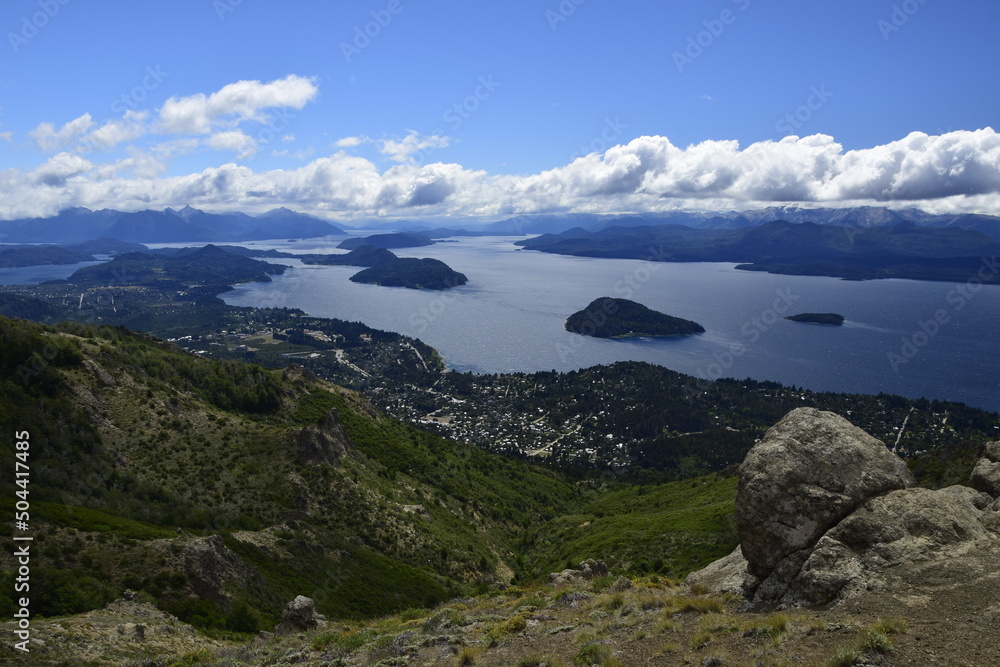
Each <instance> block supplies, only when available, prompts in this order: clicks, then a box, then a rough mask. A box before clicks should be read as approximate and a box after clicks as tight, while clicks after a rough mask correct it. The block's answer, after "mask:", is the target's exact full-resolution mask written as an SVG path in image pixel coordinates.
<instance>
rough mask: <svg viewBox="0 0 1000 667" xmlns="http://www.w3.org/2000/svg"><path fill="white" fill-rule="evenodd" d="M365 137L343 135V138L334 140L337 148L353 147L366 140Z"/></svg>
mask: <svg viewBox="0 0 1000 667" xmlns="http://www.w3.org/2000/svg"><path fill="white" fill-rule="evenodd" d="M367 141H368V139H367V138H366V137H344V138H343V139H338V140H337V141H335V142H334V145H335V146H336V147H337V148H354V147H355V146H360V145H361V144H363V143H365V142H367Z"/></svg>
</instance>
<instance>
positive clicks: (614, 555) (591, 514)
mask: <svg viewBox="0 0 1000 667" xmlns="http://www.w3.org/2000/svg"><path fill="white" fill-rule="evenodd" d="M735 498H736V478H735V477H724V476H720V475H709V476H707V477H701V478H697V479H691V480H684V481H679V482H669V483H666V484H661V485H657V486H625V487H623V488H619V489H616V490H612V491H607V492H604V493H600V494H598V495H596V497H594V498H593V499H592V500H591V501H590V502H588V503H586V504H584V505H583V506H582V507H581V508H580V509H579V510H577V511H576V512H575V513H573V514H569V515H565V516H561V517H559V518H557V519H555V520H553V521H550V522H548V523H546V524H545V525H544V526H543V527H542V528H540V529H539V530H538V531H537V532H535V533H534V534H533V535H532V536H531V537H530V538H529V539H528V545H529V547H530V550H531V552H532V553H533V561H534V563H535V567H536V571H537V572H538V573H545V572H552V571H556V570H560V569H563V568H564V567H567V566H569V565H572V566H575V565H576V564H577V563H579V562H580V561H581V560H583V559H585V558H591V557H593V558H600V559H603V560H605V561H606V562H607V563H608V565H609V566H610V567H611V569H612V570H613V571H616V572H632V573H647V572H660V573H663V574H666V575H668V576H672V577H683V576H685V575H687V574H688V573H689V572H691V571H693V570H695V569H698V568H700V567H703V566H704V565H705V564H706V563H708V562H711V561H712V560H715V559H717V558H721V557H722V556H725V555H726V554H728V553H730V552H731V551H732V550H733V549H734V548H735V547H736V544H737V543H738V541H739V540H738V537H737V534H736V526H735V514H734V507H735Z"/></svg>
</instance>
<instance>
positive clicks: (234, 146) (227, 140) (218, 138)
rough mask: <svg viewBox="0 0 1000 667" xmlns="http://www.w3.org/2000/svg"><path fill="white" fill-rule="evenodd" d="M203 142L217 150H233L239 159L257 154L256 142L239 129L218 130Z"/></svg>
mask: <svg viewBox="0 0 1000 667" xmlns="http://www.w3.org/2000/svg"><path fill="white" fill-rule="evenodd" d="M205 144H206V145H207V146H208V147H209V148H212V149H214V150H217V151H234V152H235V153H237V155H236V157H237V159H239V160H245V159H246V158H249V157H253V156H254V155H256V154H257V144H256V142H254V140H253V138H251V137H249V136H247V135H246V134H243V132H241V131H240V130H232V131H229V132H218V133H216V134H213V135H212V136H210V137H209V138H208V139H206V140H205Z"/></svg>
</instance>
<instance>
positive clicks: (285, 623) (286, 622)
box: [274, 595, 326, 634]
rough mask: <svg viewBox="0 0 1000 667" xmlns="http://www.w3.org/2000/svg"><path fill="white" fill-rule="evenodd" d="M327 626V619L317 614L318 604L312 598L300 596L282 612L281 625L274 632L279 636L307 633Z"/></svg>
mask: <svg viewBox="0 0 1000 667" xmlns="http://www.w3.org/2000/svg"><path fill="white" fill-rule="evenodd" d="M325 625H326V617H325V616H323V615H322V614H318V613H316V603H315V602H314V601H313V600H312V598H307V597H306V596H304V595H299V596H298V597H296V598H295V599H294V600H292V601H291V602H289V603H288V604H286V605H285V608H284V609H283V610H282V612H281V623H280V624H279V625H278V627H277V628H275V629H274V631H275V632H276V633H278V634H289V633H294V632H305V631H306V630H315V629H316V628H319V627H323V626H325Z"/></svg>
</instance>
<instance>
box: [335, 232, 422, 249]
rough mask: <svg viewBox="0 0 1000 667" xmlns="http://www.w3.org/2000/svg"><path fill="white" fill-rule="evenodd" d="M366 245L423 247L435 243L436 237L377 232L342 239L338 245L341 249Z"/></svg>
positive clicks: (387, 247) (394, 247)
mask: <svg viewBox="0 0 1000 667" xmlns="http://www.w3.org/2000/svg"><path fill="white" fill-rule="evenodd" d="M365 245H370V246H375V247H376V248H386V249H396V250H398V249H400V248H421V247H423V246H428V245H434V239H432V238H430V237H429V236H426V235H424V234H412V233H409V232H400V233H396V234H375V235H373V236H364V237H354V238H351V239H347V240H345V241H342V242H341V243H340V245H338V246H337V247H338V248H340V249H341V250H356V249H357V248H360V247H361V246H365Z"/></svg>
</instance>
